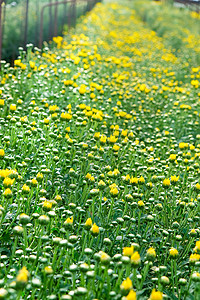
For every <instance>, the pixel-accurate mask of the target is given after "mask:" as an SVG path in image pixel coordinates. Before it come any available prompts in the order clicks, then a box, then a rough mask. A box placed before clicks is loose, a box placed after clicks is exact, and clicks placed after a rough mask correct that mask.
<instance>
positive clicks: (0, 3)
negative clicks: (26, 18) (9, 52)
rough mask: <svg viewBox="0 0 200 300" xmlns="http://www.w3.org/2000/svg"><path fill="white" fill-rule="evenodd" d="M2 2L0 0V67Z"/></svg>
mask: <svg viewBox="0 0 200 300" xmlns="http://www.w3.org/2000/svg"><path fill="white" fill-rule="evenodd" d="M2 3H3V0H0V68H1V53H2V23H1V21H2Z"/></svg>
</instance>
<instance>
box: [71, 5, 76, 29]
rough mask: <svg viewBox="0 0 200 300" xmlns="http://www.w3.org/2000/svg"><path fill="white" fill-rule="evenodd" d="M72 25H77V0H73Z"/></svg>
mask: <svg viewBox="0 0 200 300" xmlns="http://www.w3.org/2000/svg"><path fill="white" fill-rule="evenodd" d="M71 7H72V26H74V27H75V26H76V0H73V1H72V5H71Z"/></svg>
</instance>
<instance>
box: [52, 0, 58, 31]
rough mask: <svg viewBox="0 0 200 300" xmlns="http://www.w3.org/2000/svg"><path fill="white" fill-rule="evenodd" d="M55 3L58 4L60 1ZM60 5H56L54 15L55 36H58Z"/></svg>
mask: <svg viewBox="0 0 200 300" xmlns="http://www.w3.org/2000/svg"><path fill="white" fill-rule="evenodd" d="M55 2H58V0H56V1H55ZM57 22H58V5H55V13H54V33H53V35H54V36H57V28H58V23H57Z"/></svg>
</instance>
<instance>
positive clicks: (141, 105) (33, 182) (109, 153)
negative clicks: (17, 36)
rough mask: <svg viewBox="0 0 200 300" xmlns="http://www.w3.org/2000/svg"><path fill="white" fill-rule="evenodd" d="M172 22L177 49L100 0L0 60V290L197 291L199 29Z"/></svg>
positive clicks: (28, 293)
mask: <svg viewBox="0 0 200 300" xmlns="http://www.w3.org/2000/svg"><path fill="white" fill-rule="evenodd" d="M154 5H160V4H154ZM195 16H196V15H195ZM183 30H184V28H183ZM184 34H186V35H187V34H188V36H184V39H185V40H184V43H185V44H184V51H179V52H176V51H175V50H174V49H173V48H171V47H170V46H169V43H168V41H167V38H168V36H167V34H165V35H164V36H163V37H160V36H158V35H157V33H156V32H155V31H152V29H151V28H150V26H149V24H148V23H147V24H145V23H144V22H143V21H142V20H141V19H140V17H139V16H138V15H137V14H136V12H135V10H134V9H133V7H132V4H131V1H127V2H126V1H125V2H124V1H118V2H117V3H111V2H108V3H107V2H106V3H103V4H97V5H96V6H95V8H94V9H93V10H92V11H91V12H90V13H89V14H88V15H87V16H86V17H84V18H82V20H81V21H80V22H79V24H78V26H77V27H76V29H74V30H73V31H71V32H70V33H69V34H65V36H64V38H62V37H55V38H54V39H53V40H54V46H53V47H51V48H47V47H46V48H44V50H43V52H41V50H39V49H34V51H33V52H32V47H31V45H28V49H27V55H25V53H24V52H23V51H22V52H21V54H20V55H21V56H20V57H19V58H18V59H17V60H15V65H14V67H13V68H11V67H9V66H8V65H7V64H3V65H2V71H1V79H0V82H1V86H0V195H1V196H0V197H1V198H0V199H1V202H0V241H1V244H0V299H13V300H14V299H38V300H40V299H42V300H43V299H59V300H60V299H62V300H63V299H72V300H78V299H80V300H81V299H88V300H92V299H93V300H95V299H99V300H104V299H105V300H111V299H113V300H118V299H120V300H135V299H141V300H142V299H144V300H147V299H150V300H161V299H173V300H176V299H177V300H187V299H188V300H198V299H200V297H199V295H200V176H199V174H200V126H199V121H200V120H199V119H200V79H199V78H200V66H199V64H198V63H197V61H198V60H197V56H198V49H199V48H198V47H200V44H199V40H200V39H198V38H197V37H196V42H195V43H192V42H191V34H192V33H189V32H186V33H184ZM187 38H188V40H187ZM166 45H168V47H167V46H166ZM188 45H189V46H188ZM182 47H183V45H182ZM193 53H195V55H194V56H193Z"/></svg>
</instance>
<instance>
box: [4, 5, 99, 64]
mask: <svg viewBox="0 0 200 300" xmlns="http://www.w3.org/2000/svg"><path fill="white" fill-rule="evenodd" d="M97 2H99V1H98V0H63V1H62V0H0V27H1V28H0V59H1V60H6V61H9V62H13V61H14V59H16V57H17V55H18V48H19V47H20V46H21V47H23V48H24V49H25V46H26V44H27V43H32V44H34V46H37V47H41V46H42V42H43V41H50V40H52V37H54V36H59V35H61V34H62V32H63V31H67V30H68V28H69V27H72V26H75V24H76V20H77V18H79V17H80V16H81V15H83V14H85V13H86V12H87V11H89V10H91V9H92V8H93V6H94V5H95V4H96V3H97Z"/></svg>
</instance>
